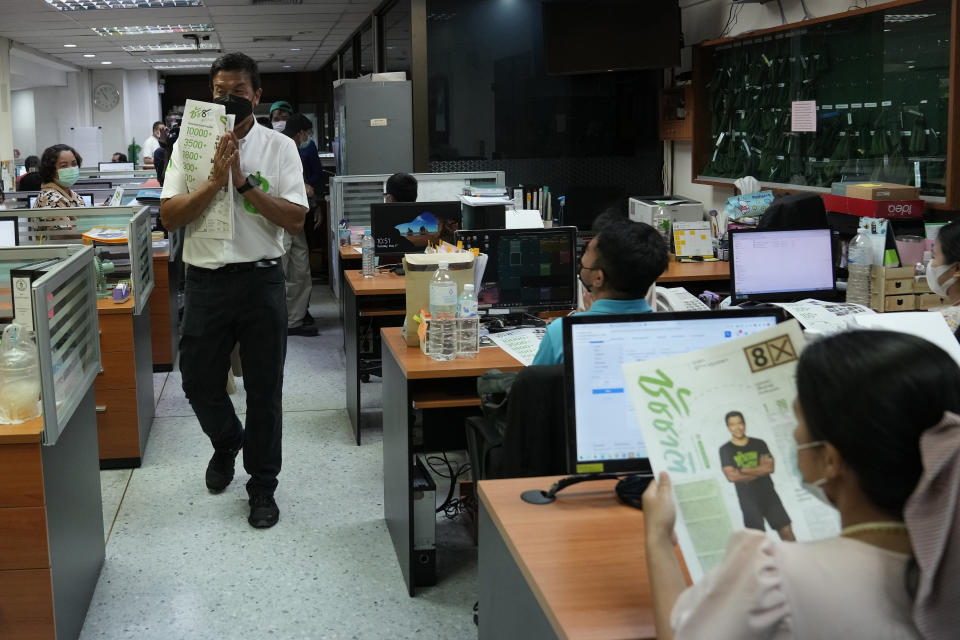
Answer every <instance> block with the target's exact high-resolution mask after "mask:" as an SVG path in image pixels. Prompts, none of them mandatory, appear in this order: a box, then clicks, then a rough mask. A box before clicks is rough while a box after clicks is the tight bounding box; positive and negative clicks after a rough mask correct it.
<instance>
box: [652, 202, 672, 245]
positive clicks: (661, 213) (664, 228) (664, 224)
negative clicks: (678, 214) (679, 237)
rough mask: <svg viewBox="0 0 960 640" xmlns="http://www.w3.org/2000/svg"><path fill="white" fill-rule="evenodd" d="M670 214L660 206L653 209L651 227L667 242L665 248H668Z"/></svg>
mask: <svg viewBox="0 0 960 640" xmlns="http://www.w3.org/2000/svg"><path fill="white" fill-rule="evenodd" d="M670 226H671V225H670V214H669V213H667V210H666V209H664V208H663V207H662V206H658V207H657V208H656V209H654V210H653V228H654V229H656V230H657V231H658V232H659V233H660V237H662V238H663V241H664V242H666V243H667V250H669V249H670Z"/></svg>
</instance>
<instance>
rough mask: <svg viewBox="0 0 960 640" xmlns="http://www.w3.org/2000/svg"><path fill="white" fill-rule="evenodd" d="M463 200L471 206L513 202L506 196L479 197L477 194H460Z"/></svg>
mask: <svg viewBox="0 0 960 640" xmlns="http://www.w3.org/2000/svg"><path fill="white" fill-rule="evenodd" d="M460 200H461V202H463V203H464V204H468V205H470V206H471V207H482V206H485V205H493V204H513V200H511V199H510V198H508V197H506V196H500V197H492V198H479V197H476V196H460Z"/></svg>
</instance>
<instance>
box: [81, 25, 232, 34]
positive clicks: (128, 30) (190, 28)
mask: <svg viewBox="0 0 960 640" xmlns="http://www.w3.org/2000/svg"><path fill="white" fill-rule="evenodd" d="M92 28H93V31H94V33H96V34H97V35H100V36H144V35H162V34H164V33H203V32H206V31H213V29H214V27H213V25H212V24H156V25H147V26H143V27H139V26H138V27H92Z"/></svg>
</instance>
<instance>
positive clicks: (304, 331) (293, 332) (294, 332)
mask: <svg viewBox="0 0 960 640" xmlns="http://www.w3.org/2000/svg"><path fill="white" fill-rule="evenodd" d="M318 334H319V331H317V328H316V327H307V326H305V325H300V326H299V327H287V335H288V336H304V337H307V338H312V337H313V336H315V335H318Z"/></svg>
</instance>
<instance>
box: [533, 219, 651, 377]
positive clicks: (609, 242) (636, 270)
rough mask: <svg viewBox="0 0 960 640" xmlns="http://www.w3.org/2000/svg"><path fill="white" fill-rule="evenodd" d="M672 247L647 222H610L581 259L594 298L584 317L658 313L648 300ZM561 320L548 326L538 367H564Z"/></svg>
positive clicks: (536, 361) (585, 282)
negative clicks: (556, 365)
mask: <svg viewBox="0 0 960 640" xmlns="http://www.w3.org/2000/svg"><path fill="white" fill-rule="evenodd" d="M667 259H668V256H667V246H666V243H664V241H663V238H662V237H661V236H660V234H659V233H657V231H656V229H654V228H653V227H651V226H650V225H648V224H644V223H642V222H633V221H631V220H627V219H624V218H615V217H611V218H609V220H608V221H605V222H604V223H603V224H602V225H601V226H600V228H599V230H598V233H597V235H596V237H594V239H593V240H592V241H591V242H590V244H589V245H587V249H586V251H585V252H584V254H583V258H581V260H580V264H579V269H578V277H579V278H580V282H582V283H583V286H584V288H585V289H586V290H587V291H588V292H589V293H590V296H591V297H592V298H593V304H592V305H591V306H590V308H589V309H588V310H587V311H584V312H583V313H591V314H603V315H609V314H618V313H646V312H648V311H653V309H651V308H650V305H649V304H647V301H646V300H645V299H644V297H645V296H646V295H647V290H648V289H649V288H650V286H651V285H652V284H653V283H654V282H656V280H657V278H659V277H660V274H661V273H663V272H664V270H665V269H666V268H667ZM561 322H562V320H557V321H555V322H552V323H550V324H549V325H548V326H547V331H546V333H545V334H544V336H543V341H542V342H541V343H540V349H539V350H538V351H537V355H536V356H535V357H534V359H533V364H535V365H540V364H560V363H561V362H563V327H562V325H561Z"/></svg>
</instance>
